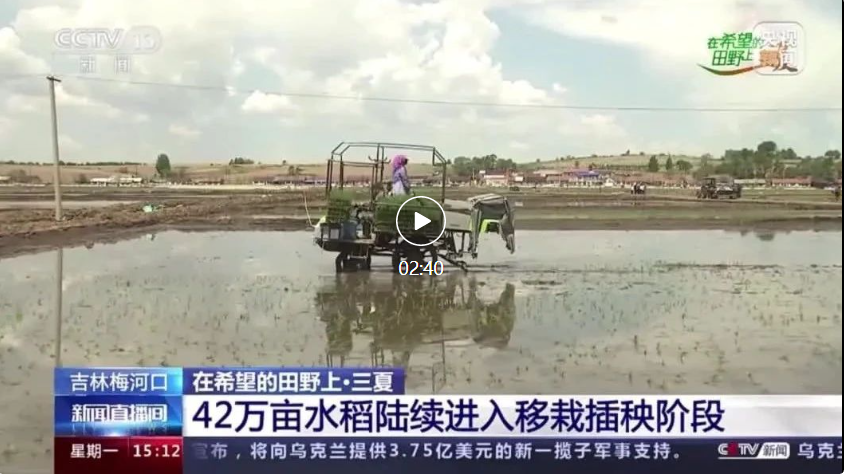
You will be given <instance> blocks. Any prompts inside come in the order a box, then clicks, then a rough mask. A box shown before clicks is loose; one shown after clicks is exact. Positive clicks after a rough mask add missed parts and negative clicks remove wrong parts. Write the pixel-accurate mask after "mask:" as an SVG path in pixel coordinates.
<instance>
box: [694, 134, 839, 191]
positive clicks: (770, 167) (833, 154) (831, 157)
mask: <svg viewBox="0 0 844 474" xmlns="http://www.w3.org/2000/svg"><path fill="white" fill-rule="evenodd" d="M695 174H696V175H699V176H704V175H709V174H724V175H730V176H732V177H734V178H740V179H751V178H753V179H772V178H812V179H815V180H825V181H830V180H834V179H840V178H841V152H840V151H838V150H829V151H827V152H826V153H824V154H823V156H815V157H813V156H805V157H802V158H801V157H800V156H799V155H798V154H797V152H795V151H794V149H792V148H779V147H778V146H777V144H776V142H773V141H764V142H762V143H760V144H759V145H758V146H757V147H756V149H755V150H753V149H750V148H742V149H741V150H726V151H725V152H724V157H723V158H722V159H721V160H719V162H715V161H714V160H712V159H710V158H709V157H706V156H705V157H704V158H703V159H701V162H700V165H699V166H698V169H697V171H696V172H695Z"/></svg>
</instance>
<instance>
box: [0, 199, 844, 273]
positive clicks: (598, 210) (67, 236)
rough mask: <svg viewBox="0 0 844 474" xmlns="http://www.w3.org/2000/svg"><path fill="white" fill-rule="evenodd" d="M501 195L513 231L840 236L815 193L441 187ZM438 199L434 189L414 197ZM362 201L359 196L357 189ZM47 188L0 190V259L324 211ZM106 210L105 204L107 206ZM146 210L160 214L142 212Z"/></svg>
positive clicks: (300, 224)
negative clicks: (60, 192)
mask: <svg viewBox="0 0 844 474" xmlns="http://www.w3.org/2000/svg"><path fill="white" fill-rule="evenodd" d="M491 191H492V192H500V193H501V192H503V193H504V194H505V195H507V196H508V197H509V198H510V201H511V203H512V204H513V206H514V209H515V210H516V217H517V226H518V228H519V229H525V230H528V229H533V230H600V229H621V230H653V229H733V230H758V229H767V230H798V229H812V230H829V229H832V230H840V229H841V204H840V203H836V202H833V201H832V198H831V194H830V193H828V192H824V191H819V190H779V191H775V190H765V191H748V193H747V196H746V197H745V198H743V199H741V200H738V201H726V200H725V201H717V202H715V201H699V200H697V199H695V198H694V190H691V189H684V190H683V189H666V190H659V189H655V190H653V191H652V193H650V194H649V195H648V196H646V197H633V196H631V195H630V194H628V193H627V192H624V191H622V190H617V189H616V190H613V189H595V190H589V189H559V188H556V189H542V188H540V189H537V190H533V189H529V190H523V191H519V192H511V191H503V190H501V189H497V188H462V187H461V188H448V190H447V196H448V197H449V198H450V199H465V198H467V197H470V196H474V195H477V194H482V193H486V192H491ZM419 192H420V193H421V194H427V195H432V196H439V190H435V189H421V190H419ZM360 195H361V197H363V196H365V192H364V191H362V190H361V191H360ZM51 199H52V190H51V189H49V188H21V187H0V256H10V255H16V254H22V253H27V252H32V251H38V250H43V249H48V248H53V247H55V246H59V245H80V244H91V243H94V242H100V241H114V240H119V239H122V238H126V237H133V236H137V235H140V234H143V233H145V232H151V231H161V230H165V229H173V230H275V231H278V230H305V229H308V228H309V223H313V222H315V221H316V220H318V219H319V216H320V215H321V213H322V212H323V209H324V207H325V199H324V191H323V189H321V188H309V189H305V190H290V189H283V188H276V187H265V188H237V187H234V188H226V189H225V190H215V189H214V188H213V187H212V188H195V189H192V188H166V187H165V188H132V187H129V188H98V187H67V188H65V190H64V203H65V208H66V209H65V213H64V216H65V218H64V220H63V222H61V223H56V222H55V221H54V219H53V216H54V214H53V210H52V203H51ZM111 204H113V205H111ZM145 204H154V205H156V206H159V207H160V210H158V211H156V212H153V213H145V212H144V211H143V210H142V208H143V206H144V205H145Z"/></svg>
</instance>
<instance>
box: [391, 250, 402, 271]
mask: <svg viewBox="0 0 844 474" xmlns="http://www.w3.org/2000/svg"><path fill="white" fill-rule="evenodd" d="M392 263H393V273H398V272H399V264H400V263H401V249H399V246H398V245H396V247H395V248H393V262H392Z"/></svg>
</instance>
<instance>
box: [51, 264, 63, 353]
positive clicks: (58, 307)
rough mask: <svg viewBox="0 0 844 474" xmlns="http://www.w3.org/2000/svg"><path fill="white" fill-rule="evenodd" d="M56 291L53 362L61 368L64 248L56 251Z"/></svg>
mask: <svg viewBox="0 0 844 474" xmlns="http://www.w3.org/2000/svg"><path fill="white" fill-rule="evenodd" d="M55 278H56V280H55V281H56V290H55V295H54V300H53V302H54V309H53V311H54V317H55V321H56V339H55V340H56V350H55V353H54V354H55V355H54V356H53V357H54V360H55V363H56V367H61V366H62V320H63V319H64V318H63V317H62V297H63V296H64V295H63V293H64V287H63V284H64V248H62V247H59V248H58V249H56V277H55Z"/></svg>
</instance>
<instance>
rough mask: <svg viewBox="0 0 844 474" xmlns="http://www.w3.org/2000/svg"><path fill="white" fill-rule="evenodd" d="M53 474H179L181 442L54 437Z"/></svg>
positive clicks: (178, 439) (170, 439) (173, 439)
mask: <svg viewBox="0 0 844 474" xmlns="http://www.w3.org/2000/svg"><path fill="white" fill-rule="evenodd" d="M55 453H56V454H55V459H54V463H55V474H114V473H120V474H148V473H151V472H154V473H156V474H182V457H183V456H184V452H183V446H182V438H181V437H179V436H168V437H161V436H158V437H154V438H145V437H116V438H98V437H57V438H56V439H55Z"/></svg>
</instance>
